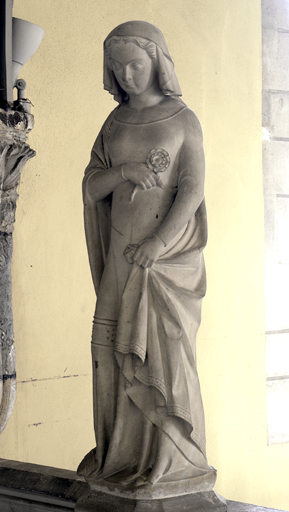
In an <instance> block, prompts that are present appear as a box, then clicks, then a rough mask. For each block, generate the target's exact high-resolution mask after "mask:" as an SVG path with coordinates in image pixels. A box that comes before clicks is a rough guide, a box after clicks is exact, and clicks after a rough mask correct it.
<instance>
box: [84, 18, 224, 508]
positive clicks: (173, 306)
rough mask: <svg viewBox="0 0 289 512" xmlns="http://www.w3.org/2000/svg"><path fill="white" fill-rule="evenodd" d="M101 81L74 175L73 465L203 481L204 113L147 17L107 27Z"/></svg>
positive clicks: (164, 491) (89, 471)
mask: <svg viewBox="0 0 289 512" xmlns="http://www.w3.org/2000/svg"><path fill="white" fill-rule="evenodd" d="M104 88H105V89H106V90H108V91H109V92H110V93H111V94H113V95H114V98H115V99H116V100H117V101H118V103H119V105H118V106H117V108H116V109H115V110H114V111H113V112H112V113H111V114H110V115H109V116H108V118H107V120H106V121H105V123H104V125H103V127H102V130H101V132H100V134H99V135H98V137H97V139H96V142H95V144H94V146H93V149H92V154H91V160H90V163H89V165H88V167H87V169H86V171H85V178H84V183H83V195H84V212H85V230H86V238H87V247H88V254H89V261H90V266H91V272H92V277H93V281H94V286H95V291H96V294H97V304H96V310H95V316H94V322H93V324H94V325H93V334H92V362H93V375H94V377H93V389H94V422H95V434H96V444H97V445H96V448H95V449H94V450H92V451H91V452H90V453H89V454H88V455H86V457H85V458H84V459H83V461H82V462H81V464H80V466H79V469H78V473H79V474H81V475H84V476H85V477H86V479H87V480H88V481H89V482H90V483H91V485H92V486H93V485H94V488H96V489H97V488H99V489H102V488H103V489H107V490H108V491H109V492H112V493H113V492H116V493H122V494H123V495H127V496H134V497H143V498H154V497H168V496H176V495H181V494H185V493H190V492H196V491H202V490H211V489H212V488H213V484H214V481H215V477H216V471H215V470H214V469H213V468H212V467H211V466H209V465H208V463H207V460H206V455H205V429H204V413H203V405H202V399H201V393H200V385H199V379H198V374H197V369H196V350H195V344H196V334H197V330H198V327H199V324H200V318H201V303H202V298H203V296H204V294H205V289H206V277H205V267H204V260H203V252H202V251H203V248H204V246H205V244H206V240H207V226H206V209H205V202H204V178H205V157H204V150H203V140H202V130H201V126H200V123H199V121H198V118H197V117H196V115H195V114H194V113H193V112H192V111H191V110H190V109H189V108H188V107H187V106H186V105H185V104H184V103H183V102H182V101H181V100H180V99H179V96H180V95H181V89H180V86H179V83H178V80H177V77H176V74H175V71H174V65H173V62H172V60H171V57H170V54H169V51H168V48H167V46H166V43H165V40H164V37H163V35H162V33H161V32H160V30H159V29H157V28H156V27H155V26H153V25H151V24H149V23H146V22H143V21H132V22H128V23H123V24H122V25H120V26H118V27H116V28H115V29H114V30H113V31H112V32H111V33H110V34H109V35H108V37H107V38H106V40H105V42H104ZM98 486H99V487H98Z"/></svg>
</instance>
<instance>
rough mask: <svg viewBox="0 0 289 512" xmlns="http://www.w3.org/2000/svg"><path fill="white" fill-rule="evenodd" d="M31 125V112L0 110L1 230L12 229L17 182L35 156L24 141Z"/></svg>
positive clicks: (5, 231)
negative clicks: (30, 159) (26, 165)
mask: <svg viewBox="0 0 289 512" xmlns="http://www.w3.org/2000/svg"><path fill="white" fill-rule="evenodd" d="M32 127H33V116H32V115H31V114H27V113H26V112H17V111H16V112H15V111H12V110H8V111H7V112H6V111H5V110H2V109H0V231H1V232H4V233H12V231H13V229H14V222H15V210H16V201H17V198H18V194H17V185H18V183H19V180H20V176H21V172H22V170H23V167H24V165H25V164H26V162H27V160H29V158H32V157H33V156H34V155H35V151H34V150H33V149H30V147H29V146H28V144H26V142H25V140H26V139H27V133H28V132H29V131H30V130H31V129H32Z"/></svg>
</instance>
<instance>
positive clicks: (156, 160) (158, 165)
mask: <svg viewBox="0 0 289 512" xmlns="http://www.w3.org/2000/svg"><path fill="white" fill-rule="evenodd" d="M170 163H171V159H170V155H169V154H168V152H167V151H166V150H165V149H162V148H157V149H152V150H151V152H150V153H149V154H148V157H147V161H146V164H147V166H148V167H149V169H151V170H152V171H154V172H164V171H165V170H166V169H167V168H168V167H169V165H170Z"/></svg>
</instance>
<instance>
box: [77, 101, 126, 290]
mask: <svg viewBox="0 0 289 512" xmlns="http://www.w3.org/2000/svg"><path fill="white" fill-rule="evenodd" d="M117 109H118V107H117V108H116V109H115V110H113V112H112V113H111V114H110V115H109V116H108V118H107V120H106V121H105V123H104V125H103V127H102V129H101V131H100V133H99V135H98V136H97V138H96V141H95V143H94V145H93V148H92V151H91V158H90V162H89V164H88V166H87V168H86V169H85V173H84V179H83V183H82V191H83V204H84V226H85V236H86V244H87V251H88V258H89V264H90V269H91V275H92V280H93V284H94V288H95V293H96V294H97V293H98V289H99V284H100V280H101V276H102V273H103V269H104V265H105V261H106V256H107V252H108V248H109V242H110V227H111V222H110V210H111V194H110V195H109V196H108V197H106V198H105V199H103V200H101V201H97V202H95V201H93V200H92V199H91V198H90V197H89V194H88V193H87V182H88V179H89V178H90V176H91V175H92V174H94V173H96V172H99V171H100V170H105V169H108V168H109V167H110V166H111V163H110V158H109V152H108V140H109V133H110V127H111V124H112V121H113V118H114V115H115V113H116V111H117Z"/></svg>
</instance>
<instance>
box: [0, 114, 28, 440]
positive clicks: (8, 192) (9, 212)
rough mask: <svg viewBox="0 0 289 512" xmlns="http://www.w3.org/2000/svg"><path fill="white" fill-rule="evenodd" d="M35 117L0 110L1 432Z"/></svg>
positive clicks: (9, 397) (8, 396) (9, 406)
mask: <svg viewBox="0 0 289 512" xmlns="http://www.w3.org/2000/svg"><path fill="white" fill-rule="evenodd" d="M33 123H34V118H33V116H32V115H31V114H28V113H26V112H18V111H14V110H8V111H5V110H2V109H0V433H1V432H2V431H3V430H4V428H5V426H6V424H7V422H8V420H9V417H10V415H11V413H12V410H13V406H14V402H15V396H16V368H15V348H14V331H13V314H12V302H11V259H12V233H13V230H14V222H15V210H16V201H17V198H18V194H17V185H18V183H19V180H20V176H21V172H22V170H23V168H24V165H25V163H26V162H27V160H29V158H32V157H33V156H34V155H35V151H34V150H33V149H30V147H29V146H28V144H26V142H25V141H26V139H27V134H28V132H29V131H30V130H31V129H32V128H33Z"/></svg>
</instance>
